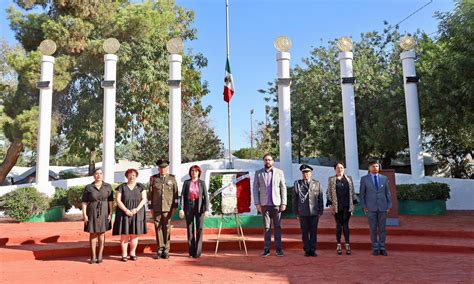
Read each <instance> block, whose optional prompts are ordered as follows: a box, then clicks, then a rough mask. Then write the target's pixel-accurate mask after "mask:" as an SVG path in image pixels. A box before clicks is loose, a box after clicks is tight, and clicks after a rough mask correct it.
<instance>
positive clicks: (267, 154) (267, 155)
mask: <svg viewBox="0 0 474 284" xmlns="http://www.w3.org/2000/svg"><path fill="white" fill-rule="evenodd" d="M266 157H270V158H272V159H273V157H272V155H271V154H270V153H266V154H265V155H263V158H262V160H265V158H266Z"/></svg>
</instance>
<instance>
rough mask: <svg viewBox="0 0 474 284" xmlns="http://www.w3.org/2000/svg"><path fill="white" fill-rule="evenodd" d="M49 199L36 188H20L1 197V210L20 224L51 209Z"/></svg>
mask: <svg viewBox="0 0 474 284" xmlns="http://www.w3.org/2000/svg"><path fill="white" fill-rule="evenodd" d="M49 201H50V200H49V198H48V197H47V196H46V195H45V194H43V193H40V192H38V190H36V188H34V187H23V188H18V189H16V190H14V191H12V192H9V193H7V194H5V195H4V196H2V197H1V200H0V204H1V209H2V210H4V211H5V214H6V215H8V216H10V217H11V218H13V219H15V220H16V221H18V222H25V221H27V220H28V219H29V218H31V217H32V216H34V215H37V214H41V213H43V212H44V211H45V210H46V209H48V208H49Z"/></svg>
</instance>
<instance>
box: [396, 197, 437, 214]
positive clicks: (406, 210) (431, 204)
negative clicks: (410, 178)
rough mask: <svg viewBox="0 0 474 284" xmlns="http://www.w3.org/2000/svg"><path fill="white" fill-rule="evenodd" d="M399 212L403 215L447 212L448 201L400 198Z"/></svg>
mask: <svg viewBox="0 0 474 284" xmlns="http://www.w3.org/2000/svg"><path fill="white" fill-rule="evenodd" d="M398 212H399V213H400V214H401V215H418V216H436V215H444V214H446V201H444V200H429V201H416V200H399V201H398Z"/></svg>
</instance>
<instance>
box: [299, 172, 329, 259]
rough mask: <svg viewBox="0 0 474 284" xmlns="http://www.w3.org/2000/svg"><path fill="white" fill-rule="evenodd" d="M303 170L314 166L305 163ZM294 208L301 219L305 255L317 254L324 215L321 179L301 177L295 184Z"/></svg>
mask: <svg viewBox="0 0 474 284" xmlns="http://www.w3.org/2000/svg"><path fill="white" fill-rule="evenodd" d="M300 170H301V172H306V171H313V168H312V167H310V166H308V165H305V164H303V165H302V166H301V167H300ZM293 210H294V213H295V214H296V216H298V219H299V221H300V226H301V237H302V240H303V249H304V251H305V256H317V254H316V246H317V242H318V236H317V231H318V222H319V217H320V216H321V215H323V212H324V206H323V191H322V189H321V184H320V183H319V181H317V180H314V179H310V180H304V179H300V180H297V181H295V184H294V186H293Z"/></svg>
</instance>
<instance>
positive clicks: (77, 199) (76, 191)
mask: <svg viewBox="0 0 474 284" xmlns="http://www.w3.org/2000/svg"><path fill="white" fill-rule="evenodd" d="M119 185H120V184H118V183H113V184H112V190H113V192H114V193H115V189H116V188H117V187H118V186H119ZM85 187H86V186H85V185H78V186H71V187H69V188H68V189H67V199H68V201H69V204H71V205H72V206H74V207H76V208H77V209H80V210H82V194H83V192H84V188H85Z"/></svg>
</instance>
